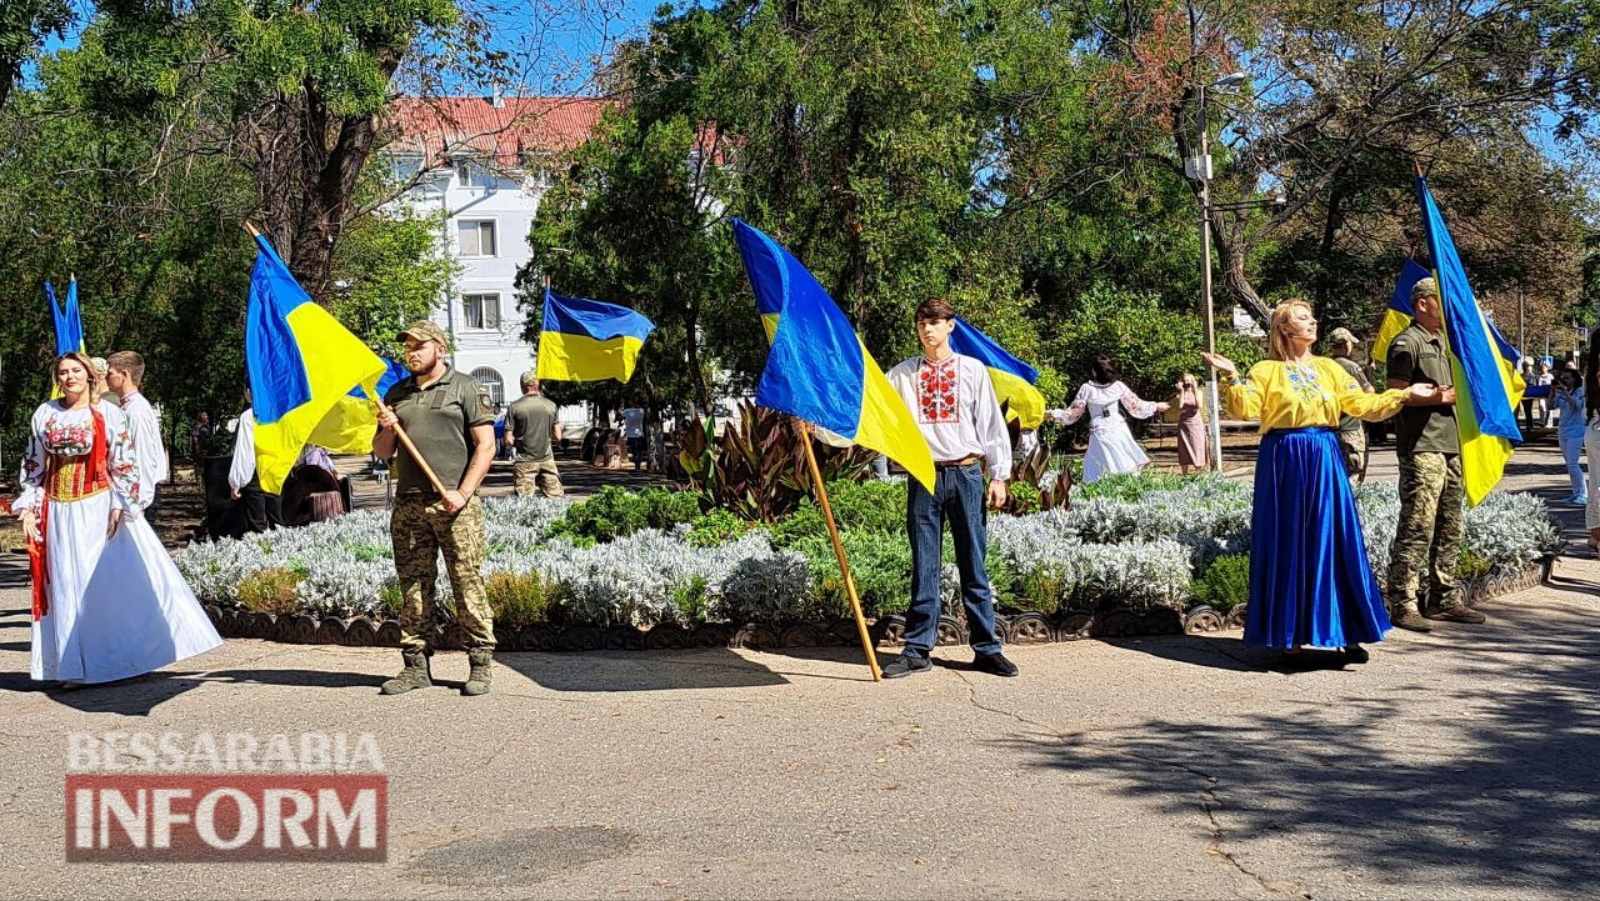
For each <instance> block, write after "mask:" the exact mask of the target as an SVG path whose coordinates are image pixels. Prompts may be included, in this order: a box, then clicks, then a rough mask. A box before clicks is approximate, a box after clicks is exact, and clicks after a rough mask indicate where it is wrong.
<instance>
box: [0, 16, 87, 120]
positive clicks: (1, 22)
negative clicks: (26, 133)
mask: <svg viewBox="0 0 1600 901" xmlns="http://www.w3.org/2000/svg"><path fill="white" fill-rule="evenodd" d="M72 19H73V15H72V5H71V3H70V2H69V0H6V2H5V3H3V4H0V108H3V107H5V105H6V99H7V98H8V97H10V96H11V89H12V88H13V87H14V86H15V85H16V83H17V80H18V79H20V78H21V77H22V67H23V65H25V64H26V63H27V62H28V61H29V60H31V59H33V58H34V56H35V55H36V54H37V53H38V52H39V48H40V47H41V46H42V45H43V44H44V42H45V40H46V39H48V38H49V37H50V35H52V34H54V35H57V36H60V37H65V35H66V30H67V26H68V25H70V24H72Z"/></svg>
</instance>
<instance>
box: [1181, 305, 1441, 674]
mask: <svg viewBox="0 0 1600 901" xmlns="http://www.w3.org/2000/svg"><path fill="white" fill-rule="evenodd" d="M1316 340H1317V320H1316V319H1315V318H1314V317H1313V316H1312V313H1311V305H1310V304H1308V303H1306V302H1305V301H1303V300H1291V301H1288V302H1286V303H1282V304H1279V305H1278V307H1277V308H1276V309H1274V310H1273V311H1272V322H1271V325H1270V331H1269V335H1268V341H1269V345H1270V353H1271V359H1267V360H1262V361H1261V362H1259V363H1257V364H1256V365H1255V366H1253V367H1251V369H1250V374H1249V375H1248V376H1247V377H1245V378H1244V379H1238V368H1237V367H1236V366H1234V364H1233V362H1232V361H1231V360H1229V359H1228V358H1226V357H1222V356H1218V355H1216V354H1202V356H1203V357H1204V359H1205V361H1206V363H1207V364H1209V365H1210V366H1212V367H1213V368H1215V369H1216V370H1217V373H1218V375H1219V376H1221V377H1222V378H1223V379H1224V380H1225V381H1226V383H1227V390H1226V400H1227V405H1228V413H1229V415H1230V416H1232V417H1234V418H1236V419H1252V420H1259V421H1260V422H1261V433H1262V437H1261V449H1260V452H1259V454H1258V455H1257V458H1256V488H1255V499H1254V512H1253V514H1252V519H1251V533H1250V534H1251V548H1250V606H1249V608H1248V610H1247V612H1246V616H1245V627H1244V640H1245V643H1246V644H1250V645H1256V646H1259V647H1268V648H1277V649H1279V650H1283V651H1285V652H1288V653H1291V654H1292V653H1295V652H1296V651H1298V650H1300V648H1302V647H1316V648H1333V649H1342V650H1343V652H1344V654H1345V656H1346V657H1347V658H1348V659H1349V660H1350V661H1351V662H1354V663H1365V662H1366V660H1367V652H1366V650H1365V649H1364V648H1362V647H1361V643H1362V642H1370V641H1382V640H1383V633H1385V632H1387V631H1388V630H1389V615H1388V612H1387V611H1386V609H1385V607H1384V603H1383V595H1382V594H1381V593H1380V592H1379V591H1378V583H1377V580H1376V579H1374V578H1373V576H1372V566H1371V564H1369V563H1368V562H1367V546H1366V541H1365V539H1364V538H1363V537H1362V535H1361V519H1360V516H1359V514H1358V513H1357V512H1356V502H1355V495H1353V494H1352V493H1351V491H1350V482H1349V480H1348V478H1347V477H1346V474H1345V468H1344V462H1343V461H1344V458H1343V456H1342V454H1341V452H1340V450H1339V439H1338V432H1337V431H1336V430H1337V429H1338V427H1339V417H1340V414H1341V413H1342V414H1348V415H1350V416H1354V417H1357V418H1359V419H1364V420H1368V421H1373V422H1376V421H1378V420H1382V419H1387V418H1389V417H1390V416H1393V415H1394V414H1395V413H1397V412H1399V410H1400V407H1401V406H1403V405H1405V404H1424V403H1434V402H1436V397H1435V395H1436V393H1437V391H1438V390H1439V389H1438V388H1437V387H1436V386H1433V385H1420V384H1419V385H1412V386H1411V387H1410V388H1408V389H1405V390H1389V391H1384V392H1382V393H1379V394H1368V393H1366V392H1364V391H1363V390H1362V389H1361V386H1360V385H1359V384H1358V383H1357V382H1356V380H1355V379H1354V378H1352V377H1351V376H1350V374H1349V373H1347V372H1346V371H1345V370H1344V369H1343V368H1342V367H1340V366H1339V364H1338V363H1336V362H1334V361H1333V360H1331V359H1329V358H1327V357H1319V356H1316V355H1315V354H1313V353H1312V352H1311V346H1312V345H1313V344H1315V343H1316Z"/></svg>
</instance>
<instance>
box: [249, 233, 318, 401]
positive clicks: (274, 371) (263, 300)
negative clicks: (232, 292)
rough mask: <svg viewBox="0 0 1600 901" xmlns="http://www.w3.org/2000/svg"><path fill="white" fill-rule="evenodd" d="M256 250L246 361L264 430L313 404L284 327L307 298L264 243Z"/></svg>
mask: <svg viewBox="0 0 1600 901" xmlns="http://www.w3.org/2000/svg"><path fill="white" fill-rule="evenodd" d="M256 245H257V247H258V248H259V249H260V253H258V254H257V255H256V264H255V266H254V267H252V268H251V270H250V305H249V308H248V310H247V311H246V313H245V336H244V343H245V360H246V368H247V369H248V370H249V373H248V374H249V377H250V395H251V399H250V405H251V407H252V408H253V409H254V410H255V416H256V422H258V423H261V424H268V423H274V422H277V421H278V420H279V419H280V418H282V417H283V414H285V413H287V412H289V411H290V410H293V409H294V408H295V407H298V406H300V405H301V404H303V403H305V402H307V401H309V400H310V399H311V382H310V380H309V379H308V377H307V376H306V364H305V360H304V359H303V358H302V357H301V356H300V344H299V342H298V341H297V340H295V336H294V332H293V330H291V329H290V328H289V321H288V315H289V312H290V311H291V310H293V309H294V308H295V307H298V306H299V305H300V304H302V303H306V302H308V301H309V300H310V296H309V295H308V294H306V292H305V290H304V289H302V288H301V287H300V285H299V283H298V282H296V281H295V280H294V276H292V275H290V274H289V269H288V267H287V266H285V265H284V264H283V260H282V259H281V258H279V256H278V254H277V251H274V250H273V249H272V245H271V244H270V243H268V242H267V240H266V238H265V237H261V236H257V237H256Z"/></svg>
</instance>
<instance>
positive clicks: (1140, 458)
mask: <svg viewBox="0 0 1600 901" xmlns="http://www.w3.org/2000/svg"><path fill="white" fill-rule="evenodd" d="M1149 462H1150V458H1149V457H1147V456H1145V453H1144V449H1143V448H1141V447H1140V446H1139V442H1137V441H1135V440H1133V433H1132V432H1130V431H1128V423H1127V420H1125V419H1123V418H1122V417H1120V416H1104V417H1101V418H1099V419H1096V420H1095V421H1094V423H1093V424H1092V425H1091V426H1090V427H1089V449H1088V450H1087V451H1085V452H1084V455H1083V480H1084V481H1085V482H1098V481H1100V480H1101V479H1102V478H1104V477H1106V476H1109V475H1116V474H1118V473H1125V472H1138V471H1139V470H1140V469H1143V468H1144V466H1145V465H1146V464H1148V463H1149Z"/></svg>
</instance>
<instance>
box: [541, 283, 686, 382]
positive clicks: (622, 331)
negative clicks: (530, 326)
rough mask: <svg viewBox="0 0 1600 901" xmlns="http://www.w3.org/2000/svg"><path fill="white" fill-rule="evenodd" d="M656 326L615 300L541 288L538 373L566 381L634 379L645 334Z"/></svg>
mask: <svg viewBox="0 0 1600 901" xmlns="http://www.w3.org/2000/svg"><path fill="white" fill-rule="evenodd" d="M655 328H656V325H655V323H653V322H651V321H650V320H649V319H646V318H645V317H644V316H643V315H642V314H641V313H639V312H637V311H635V310H630V309H628V308H627V307H621V306H617V305H616V304H614V303H601V302H600V301H598V300H589V299H588V298H584V297H564V296H562V295H560V294H556V293H555V292H553V291H551V290H550V289H549V288H548V287H546V288H545V289H544V323H543V325H542V326H541V331H540V332H539V365H538V368H537V372H538V376H539V378H541V379H553V380H555V381H566V382H594V381H599V380H601V379H616V380H617V381H619V382H627V381H628V380H629V379H631V378H633V367H634V364H635V363H636V362H638V359H639V351H640V349H641V348H643V347H644V342H645V339H646V338H648V337H650V333H651V332H653V331H655Z"/></svg>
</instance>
